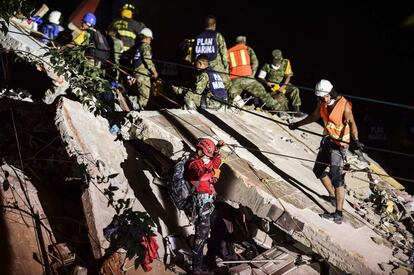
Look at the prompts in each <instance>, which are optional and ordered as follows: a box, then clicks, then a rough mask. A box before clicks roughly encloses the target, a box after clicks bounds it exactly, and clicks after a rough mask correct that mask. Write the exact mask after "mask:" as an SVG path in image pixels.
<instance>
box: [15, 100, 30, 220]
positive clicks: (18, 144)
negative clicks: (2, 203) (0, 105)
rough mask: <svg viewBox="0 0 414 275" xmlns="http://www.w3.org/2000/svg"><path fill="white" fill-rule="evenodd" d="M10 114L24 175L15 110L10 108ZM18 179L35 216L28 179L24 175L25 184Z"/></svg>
mask: <svg viewBox="0 0 414 275" xmlns="http://www.w3.org/2000/svg"><path fill="white" fill-rule="evenodd" d="M10 113H11V118H12V122H13V130H14V135H15V138H16V145H17V152H18V154H19V160H20V166H21V169H22V172H23V174H24V165H23V158H22V153H21V150H20V142H19V137H18V135H17V129H16V123H15V121H14V114H13V108H10ZM13 170H14V169H13ZM15 173H16V171H15ZM16 176H17V173H16ZM17 179H18V180H19V183H20V186H21V188H22V191H23V194H24V196H25V197H26V200H27V203H28V204H29V209H30V211H31V212H32V213H33V214H34V209H33V206H32V204H31V203H30V196H29V194H28V191H27V183H26V179H25V177H24V175H23V180H24V184H23V182H22V181H21V179H20V177H19V176H17Z"/></svg>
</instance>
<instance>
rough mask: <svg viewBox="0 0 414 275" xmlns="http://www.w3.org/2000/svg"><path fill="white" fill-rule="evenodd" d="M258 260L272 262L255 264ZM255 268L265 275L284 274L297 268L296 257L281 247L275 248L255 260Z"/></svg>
mask: <svg viewBox="0 0 414 275" xmlns="http://www.w3.org/2000/svg"><path fill="white" fill-rule="evenodd" d="M258 260H272V261H271V262H268V263H260V262H255V261H258ZM252 264H253V265H254V266H256V267H258V268H259V269H261V270H262V271H263V272H264V273H265V274H283V273H285V272H287V271H289V270H291V269H293V268H294V267H295V257H293V256H292V255H290V254H289V253H288V251H287V250H285V249H283V248H281V247H277V246H275V247H273V248H271V249H269V250H267V251H265V252H263V253H262V254H260V255H259V256H257V257H256V258H254V259H253V263H252Z"/></svg>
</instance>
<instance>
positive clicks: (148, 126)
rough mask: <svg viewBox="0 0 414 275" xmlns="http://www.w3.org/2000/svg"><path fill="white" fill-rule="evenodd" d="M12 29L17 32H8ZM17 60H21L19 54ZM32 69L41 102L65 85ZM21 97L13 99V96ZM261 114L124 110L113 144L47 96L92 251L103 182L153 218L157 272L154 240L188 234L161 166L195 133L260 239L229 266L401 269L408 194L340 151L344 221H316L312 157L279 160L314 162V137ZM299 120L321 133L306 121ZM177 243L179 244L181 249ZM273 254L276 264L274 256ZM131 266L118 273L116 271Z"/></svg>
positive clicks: (72, 108) (319, 206) (98, 232)
mask: <svg viewBox="0 0 414 275" xmlns="http://www.w3.org/2000/svg"><path fill="white" fill-rule="evenodd" d="M12 28H13V30H14V31H16V32H19V29H18V28H16V27H14V26H12ZM0 41H1V44H2V47H4V48H9V49H16V50H18V49H24V50H25V51H28V52H31V53H32V54H33V55H42V54H44V51H43V50H41V49H40V48H39V45H37V44H36V43H34V42H33V40H30V38H27V37H26V36H23V35H21V36H20V35H18V34H8V35H7V36H1V35H0ZM24 57H26V58H29V60H28V61H30V57H28V56H27V55H25V56H24ZM42 69H44V70H45V71H46V73H47V75H48V76H49V77H50V78H51V79H52V80H53V81H52V82H53V85H52V87H50V89H49V90H48V91H45V98H44V102H45V103H52V102H53V101H55V99H56V97H57V96H59V95H64V94H65V93H66V89H67V88H69V84H68V82H67V81H66V80H65V79H62V78H60V77H58V76H56V74H54V72H53V68H50V67H47V66H43V68H42ZM29 92H30V91H29ZM79 93H81V91H79ZM17 95H19V93H17ZM22 96H23V95H20V96H18V97H17V98H15V99H16V100H22ZM2 97H3V98H4V97H7V98H9V99H10V98H12V96H11V94H9V92H7V91H2V94H1V96H0V100H1V98H2ZM25 98H27V97H26V96H25ZM25 104H35V105H36V104H39V105H40V106H41V104H43V103H39V102H33V103H30V102H25ZM261 114H264V113H261ZM267 115H268V116H269V117H270V118H272V119H274V120H275V122H272V121H269V120H266V119H264V118H261V117H258V116H255V115H254V114H248V113H242V112H237V113H235V112H232V111H231V110H227V111H209V110H201V111H200V112H196V111H186V110H160V111H143V112H140V113H139V112H134V111H133V112H130V113H129V115H128V116H129V117H130V118H131V119H130V120H128V122H127V123H126V124H125V125H123V126H122V128H121V133H122V137H123V141H120V140H116V141H115V140H114V139H115V137H114V136H113V135H112V134H111V133H110V132H109V128H110V127H109V124H108V121H107V120H106V119H104V118H102V117H95V116H94V115H93V114H91V113H90V112H88V111H87V110H85V108H84V107H83V106H82V104H81V103H79V102H75V101H72V100H69V99H67V98H64V97H61V98H60V99H59V101H58V103H57V104H56V117H55V125H56V130H57V131H58V133H59V138H60V139H61V140H62V142H63V145H62V146H64V149H65V150H66V153H67V155H68V157H69V158H70V159H72V160H75V161H76V166H77V167H80V166H81V167H83V168H85V171H86V173H87V175H88V176H87V177H86V179H81V180H80V181H81V182H82V184H83V185H82V186H83V188H82V194H81V203H82V210H83V214H84V217H85V221H86V226H87V228H88V236H89V239H90V244H91V247H92V254H93V257H94V258H95V259H101V258H103V257H105V256H108V255H106V254H105V253H106V252H107V248H108V247H109V245H110V242H109V241H108V239H107V238H106V236H105V234H104V229H105V228H107V227H108V225H109V224H111V222H112V221H113V219H114V216H115V214H116V213H115V210H114V209H113V208H111V207H109V205H108V200H107V197H106V196H105V193H104V192H105V191H104V190H105V189H106V188H108V186H109V185H111V184H112V185H114V186H116V187H117V189H116V190H114V192H113V193H114V198H115V199H116V200H118V199H122V200H128V199H129V200H130V201H131V202H132V208H133V209H134V210H137V211H143V212H147V213H148V214H149V216H150V217H151V219H152V220H153V221H154V223H155V226H154V231H155V233H156V240H157V243H158V244H159V245H160V249H159V250H158V254H159V259H158V260H157V261H156V262H154V263H153V265H154V266H155V267H154V270H155V271H154V272H158V274H160V273H161V272H165V273H167V272H168V271H165V268H164V266H163V263H162V261H161V260H162V259H169V258H171V257H172V256H173V255H171V252H172V251H171V247H170V246H169V245H168V244H167V243H166V242H165V241H166V239H170V237H171V236H173V235H177V236H184V238H187V237H189V236H191V235H192V234H193V232H192V226H191V225H190V226H189V220H188V219H187V217H186V216H185V215H183V213H180V212H179V211H177V210H176V209H175V207H174V205H173V204H172V202H171V201H170V200H169V197H168V193H167V190H166V186H165V184H166V178H167V177H168V171H169V169H170V167H171V166H172V165H173V163H174V162H175V161H177V160H179V159H180V158H182V157H183V156H184V155H185V154H188V152H189V151H191V150H193V149H194V142H195V140H196V139H197V138H199V137H206V136H209V137H212V138H214V139H217V140H218V139H222V140H224V141H225V142H226V144H228V146H227V147H226V148H224V149H223V151H224V164H223V167H222V172H221V177H220V181H219V183H218V184H217V191H218V194H219V198H220V200H221V201H222V202H225V203H226V204H227V205H229V206H231V207H232V208H234V209H236V210H237V209H239V210H240V209H247V210H248V211H249V213H251V216H252V217H255V218H257V219H258V220H259V223H260V225H258V226H257V228H256V230H255V232H254V236H253V239H254V240H255V242H256V244H258V245H259V246H261V247H262V253H260V255H256V256H255V257H254V258H253V260H257V261H259V262H260V260H263V259H265V260H270V262H271V263H269V264H263V262H262V263H254V262H251V264H246V263H242V264H241V265H237V266H235V267H232V268H233V273H234V274H276V272H280V273H282V272H289V274H300V272H304V273H307V274H312V273H313V272H315V270H314V269H310V270H306V268H305V267H304V266H306V265H304V266H302V265H300V266H299V262H301V261H302V262H308V263H309V262H310V258H312V257H314V256H315V255H317V256H318V257H320V258H322V259H325V260H326V261H327V262H328V263H329V264H330V265H332V266H334V268H335V269H339V270H341V271H344V272H348V273H357V274H384V273H388V272H390V271H392V270H395V271H399V272H404V270H405V271H407V270H408V269H409V268H410V266H409V265H410V264H412V259H410V257H411V253H412V250H413V236H412V232H413V223H412V216H411V214H412V212H413V211H414V202H413V198H412V196H410V195H409V194H407V193H406V192H404V191H402V190H398V189H396V188H395V187H393V186H391V185H390V181H389V180H388V179H387V177H385V178H384V177H380V176H377V175H375V174H374V173H366V172H363V173H361V170H363V169H368V168H372V167H373V166H375V167H376V169H380V167H379V165H378V164H376V163H375V162H374V161H373V160H372V159H370V158H369V156H367V155H365V159H367V160H368V161H369V162H370V164H367V162H366V161H364V160H359V159H358V158H357V157H356V156H355V155H350V156H349V157H350V158H349V159H350V160H351V161H350V170H349V171H348V172H347V175H346V182H347V192H348V194H347V197H346V199H347V201H348V203H345V208H344V215H345V220H344V223H343V224H341V225H337V224H333V223H329V222H328V221H325V220H323V219H321V218H320V216H319V215H320V214H322V213H324V212H329V211H332V210H333V207H332V205H330V204H329V203H327V202H326V201H324V200H323V199H321V197H320V196H321V195H324V194H326V191H325V189H324V188H323V186H322V184H321V183H320V182H319V180H317V179H316V178H315V177H314V175H313V172H312V164H310V163H309V162H307V161H303V160H298V159H295V158H290V157H287V156H292V157H296V158H301V159H305V160H306V159H308V160H314V159H315V156H316V152H317V149H318V147H319V141H320V138H319V137H316V136H311V135H309V134H306V133H304V132H301V131H295V132H292V131H289V130H288V128H287V127H286V126H283V125H281V124H278V123H277V122H278V121H280V119H279V118H278V117H277V116H272V115H270V114H267ZM305 128H306V129H308V130H310V131H314V132H318V133H320V132H322V127H321V126H320V125H318V124H316V123H314V124H310V125H307V126H306V127H305ZM269 152H270V153H269ZM378 167H379V168H378ZM381 171H382V170H381ZM383 173H385V172H383ZM115 174H117V176H116V177H114V178H111V179H110V180H109V181H107V182H105V183H103V184H102V183H100V182H99V177H102V176H105V177H108V175H115ZM281 236H283V238H282V239H284V240H285V241H286V240H287V239H289V244H286V247H288V246H293V245H292V244H294V245H295V246H296V250H295V249H292V250H287V249H286V247H281V245H280V246H278V244H280V243H281V242H280V239H281ZM171 239H173V238H172V237H171ZM350 240H353V241H350ZM177 243H178V241H177ZM247 247H248V245H246V244H245V245H244V246H243V245H242V246H239V247H238V248H239V252H240V253H243V252H244V253H246V252H248V249H247ZM298 247H300V249H299V248H298ZM177 248H178V249H177V250H180V249H181V248H182V246H178V247H177ZM293 251H295V252H293ZM305 251H306V252H305ZM118 252H119V253H123V252H122V251H117V253H118ZM181 252H183V251H181ZM182 254H186V253H182ZM114 255H117V254H116V253H114V254H112V255H110V256H111V258H110V259H109V260H108V268H109V269H110V268H112V267H114V266H117V268H118V269H119V268H126V267H130V266H131V265H132V266H133V263H128V264H126V265H125V264H122V265H119V262H120V261H123V259H115V258H114V257H112V256H114ZM124 256H125V255H123V258H125V257H124ZM187 256H188V252H187ZM278 257H279V258H278ZM280 257H281V258H283V261H282V262H283V263H284V264H281V263H278V262H277V261H276V260H275V259H280ZM121 258H122V257H121ZM273 260H274V261H273ZM272 261H273V262H272ZM278 265H279V266H278ZM120 266H121V267H120ZM308 267H309V266H308ZM301 269H302V271H301ZM246 270H247V271H246ZM249 270H250V271H249ZM123 271H125V269H123ZM242 271H243V272H244V271H246V272H247V273H241V272H242ZM133 272H134V271H133V270H128V274H134V273H133ZM237 272H239V273H237ZM248 272H250V273H248ZM295 272H297V273H295ZM154 274H157V273H154ZM278 274H279V273H278Z"/></svg>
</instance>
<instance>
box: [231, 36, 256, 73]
mask: <svg viewBox="0 0 414 275" xmlns="http://www.w3.org/2000/svg"><path fill="white" fill-rule="evenodd" d="M247 49H248V47H247V46H246V45H243V44H237V45H236V46H234V47H233V48H230V49H229V50H228V54H229V71H230V79H233V78H238V77H239V76H249V75H251V74H252V73H253V71H252V66H251V64H250V56H249V52H248V51H247Z"/></svg>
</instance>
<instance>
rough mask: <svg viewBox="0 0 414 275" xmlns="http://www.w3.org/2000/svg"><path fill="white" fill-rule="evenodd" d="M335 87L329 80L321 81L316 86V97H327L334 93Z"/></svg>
mask: <svg viewBox="0 0 414 275" xmlns="http://www.w3.org/2000/svg"><path fill="white" fill-rule="evenodd" d="M332 88H333V85H332V83H331V82H330V81H329V80H326V79H321V80H320V81H319V82H318V83H316V86H315V95H316V96H320V97H322V96H326V95H327V94H329V93H330V92H331V91H332Z"/></svg>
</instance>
